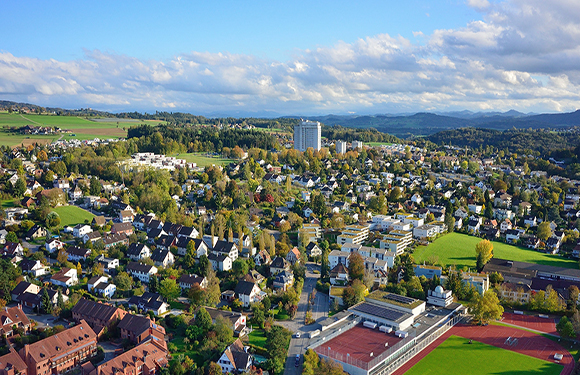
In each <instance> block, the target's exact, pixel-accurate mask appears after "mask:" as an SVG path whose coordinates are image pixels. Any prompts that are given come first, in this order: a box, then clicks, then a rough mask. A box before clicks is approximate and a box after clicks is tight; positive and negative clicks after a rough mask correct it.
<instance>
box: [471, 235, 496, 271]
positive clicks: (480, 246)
mask: <svg viewBox="0 0 580 375" xmlns="http://www.w3.org/2000/svg"><path fill="white" fill-rule="evenodd" d="M475 253H476V255H477V265H478V271H481V270H482V269H483V266H484V265H485V264H486V263H487V262H489V260H490V259H491V258H493V244H492V243H491V242H490V241H489V240H481V241H479V242H478V243H477V245H475Z"/></svg>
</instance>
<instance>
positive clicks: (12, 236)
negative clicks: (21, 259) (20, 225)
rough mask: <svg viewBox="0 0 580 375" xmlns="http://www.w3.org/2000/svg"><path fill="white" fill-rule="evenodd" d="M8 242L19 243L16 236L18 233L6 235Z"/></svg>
mask: <svg viewBox="0 0 580 375" xmlns="http://www.w3.org/2000/svg"><path fill="white" fill-rule="evenodd" d="M6 242H18V236H17V235H16V233H14V232H12V231H10V232H8V234H7V235H6Z"/></svg>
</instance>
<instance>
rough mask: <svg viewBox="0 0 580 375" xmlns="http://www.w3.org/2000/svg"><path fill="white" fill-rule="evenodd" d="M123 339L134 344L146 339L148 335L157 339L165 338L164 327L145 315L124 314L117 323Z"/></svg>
mask: <svg viewBox="0 0 580 375" xmlns="http://www.w3.org/2000/svg"><path fill="white" fill-rule="evenodd" d="M117 328H118V329H119V331H120V333H121V338H122V339H123V340H129V341H130V342H132V343H134V344H140V343H141V342H143V341H146V340H147V338H149V337H150V336H153V337H156V338H157V339H159V340H164V339H165V328H163V326H161V325H159V324H156V323H155V321H154V320H151V319H149V317H147V316H139V315H132V314H126V315H125V316H124V317H123V319H121V321H120V322H119V324H118V325H117Z"/></svg>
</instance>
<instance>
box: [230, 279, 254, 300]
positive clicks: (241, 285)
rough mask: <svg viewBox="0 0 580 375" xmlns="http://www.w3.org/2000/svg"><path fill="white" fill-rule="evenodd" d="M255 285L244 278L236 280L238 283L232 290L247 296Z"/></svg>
mask: <svg viewBox="0 0 580 375" xmlns="http://www.w3.org/2000/svg"><path fill="white" fill-rule="evenodd" d="M255 285H256V284H254V283H250V282H248V281H245V280H240V281H238V285H236V289H234V292H236V294H237V295H245V296H249V295H250V294H251V293H252V289H254V286H255Z"/></svg>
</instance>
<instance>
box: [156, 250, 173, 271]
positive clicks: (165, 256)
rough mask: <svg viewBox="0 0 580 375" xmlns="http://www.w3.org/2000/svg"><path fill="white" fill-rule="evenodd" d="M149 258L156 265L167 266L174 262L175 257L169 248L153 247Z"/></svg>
mask: <svg viewBox="0 0 580 375" xmlns="http://www.w3.org/2000/svg"><path fill="white" fill-rule="evenodd" d="M151 259H152V260H153V262H155V265H156V266H157V267H168V266H170V265H172V264H173V263H175V257H174V256H173V253H171V251H169V250H160V249H155V250H154V251H153V253H152V254H151Z"/></svg>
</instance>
